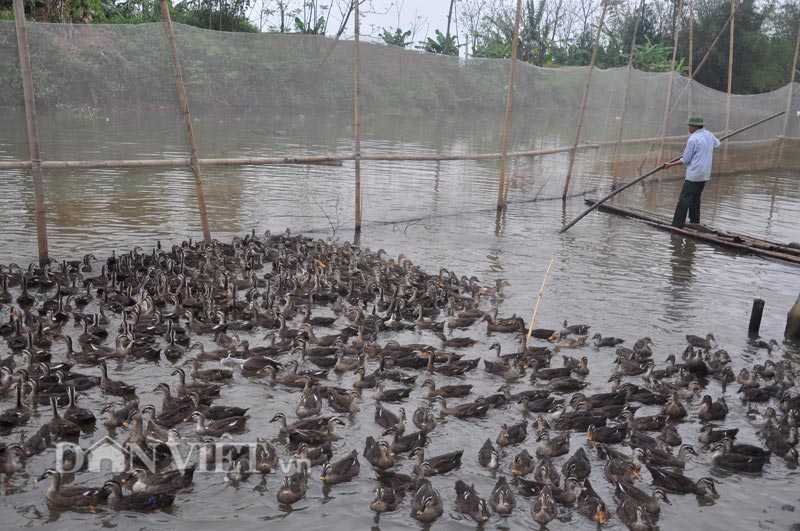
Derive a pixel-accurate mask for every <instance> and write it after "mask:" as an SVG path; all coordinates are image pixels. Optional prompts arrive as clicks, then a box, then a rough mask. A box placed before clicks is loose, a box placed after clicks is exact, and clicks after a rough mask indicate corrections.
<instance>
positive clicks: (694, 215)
mask: <svg viewBox="0 0 800 531" xmlns="http://www.w3.org/2000/svg"><path fill="white" fill-rule="evenodd" d="M705 187H706V181H702V182H694V181H683V188H681V195H680V197H679V198H678V204H677V205H676V206H675V215H674V216H673V217H672V226H673V227H683V226H684V225H685V224H686V213H687V212H688V213H689V223H700V196H701V195H703V188H705Z"/></svg>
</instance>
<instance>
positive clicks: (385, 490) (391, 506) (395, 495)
mask: <svg viewBox="0 0 800 531" xmlns="http://www.w3.org/2000/svg"><path fill="white" fill-rule="evenodd" d="M405 493H406V491H405V489H393V488H391V487H383V486H380V487H377V488H376V489H375V499H374V500H373V501H372V503H370V505H369V508H370V510H372V511H375V512H376V513H386V512H391V511H394V510H396V509H397V507H398V506H399V505H400V503H401V502H402V501H403V498H404V497H405Z"/></svg>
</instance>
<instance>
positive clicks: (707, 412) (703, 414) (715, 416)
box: [697, 395, 728, 422]
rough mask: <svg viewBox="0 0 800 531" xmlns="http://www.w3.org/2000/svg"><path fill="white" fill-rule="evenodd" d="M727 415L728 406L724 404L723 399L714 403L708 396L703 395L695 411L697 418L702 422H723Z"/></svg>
mask: <svg viewBox="0 0 800 531" xmlns="http://www.w3.org/2000/svg"><path fill="white" fill-rule="evenodd" d="M727 415H728V404H726V403H725V398H722V397H720V399H719V400H717V401H716V402H714V400H713V399H712V398H711V396H710V395H705V396H704V397H703V401H702V402H701V404H700V408H699V409H698V410H697V417H698V418H699V419H700V420H703V421H706V422H708V421H710V420H724V419H725V417H726V416H727Z"/></svg>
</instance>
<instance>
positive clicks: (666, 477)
mask: <svg viewBox="0 0 800 531" xmlns="http://www.w3.org/2000/svg"><path fill="white" fill-rule="evenodd" d="M647 470H649V471H650V475H651V476H652V477H653V484H655V485H658V486H659V487H663V488H665V489H667V490H669V491H672V492H677V493H678V494H695V495H697V496H711V497H712V498H719V494H718V493H717V489H716V484H715V482H714V480H713V479H712V478H709V477H703V478H700V479H698V480H697V481H695V480H693V479H691V478H688V477H686V476H684V475H683V473H682V472H680V471H678V470H671V469H669V468H660V467H654V466H650V465H648V466H647Z"/></svg>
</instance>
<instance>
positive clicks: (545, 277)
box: [525, 258, 555, 347]
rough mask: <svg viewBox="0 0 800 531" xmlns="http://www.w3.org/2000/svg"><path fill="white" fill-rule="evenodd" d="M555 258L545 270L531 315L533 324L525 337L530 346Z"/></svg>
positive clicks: (526, 344)
mask: <svg viewBox="0 0 800 531" xmlns="http://www.w3.org/2000/svg"><path fill="white" fill-rule="evenodd" d="M553 260H555V258H551V259H550V263H549V264H547V270H546V271H545V272H544V278H543V279H542V287H540V288H539V296H538V297H536V307H534V309H533V315H532V316H531V324H530V326H529V327H528V335H527V337H525V346H526V347H527V346H528V343H530V342H531V334H533V325H534V324H535V323H536V314H537V313H539V304H541V303H542V293H544V285H545V284H547V277H548V276H549V275H550V269H551V268H552V267H553Z"/></svg>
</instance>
